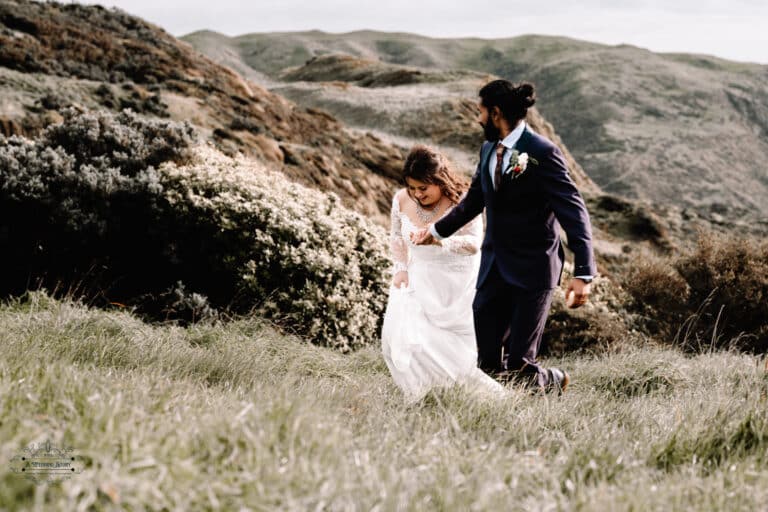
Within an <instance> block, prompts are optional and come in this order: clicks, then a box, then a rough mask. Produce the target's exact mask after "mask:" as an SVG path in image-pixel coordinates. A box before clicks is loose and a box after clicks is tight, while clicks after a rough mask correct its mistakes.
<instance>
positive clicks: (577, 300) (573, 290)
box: [565, 277, 591, 309]
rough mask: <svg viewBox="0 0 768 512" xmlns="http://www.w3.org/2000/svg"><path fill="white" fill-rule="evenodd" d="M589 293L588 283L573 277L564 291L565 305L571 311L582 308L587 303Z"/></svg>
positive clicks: (589, 286)
mask: <svg viewBox="0 0 768 512" xmlns="http://www.w3.org/2000/svg"><path fill="white" fill-rule="evenodd" d="M590 291H591V285H590V284H589V283H585V282H584V281H582V280H581V279H577V278H575V277H574V278H573V279H571V282H570V283H568V289H567V290H566V291H565V304H566V305H567V306H568V307H569V308H571V309H576V308H579V307H581V306H583V305H584V304H586V303H587V299H588V298H589V292H590Z"/></svg>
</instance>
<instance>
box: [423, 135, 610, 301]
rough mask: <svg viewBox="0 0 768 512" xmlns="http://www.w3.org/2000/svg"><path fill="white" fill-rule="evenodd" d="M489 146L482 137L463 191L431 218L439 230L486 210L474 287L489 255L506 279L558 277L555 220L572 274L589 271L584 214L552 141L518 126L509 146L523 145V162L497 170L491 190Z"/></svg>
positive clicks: (538, 281) (538, 284)
mask: <svg viewBox="0 0 768 512" xmlns="http://www.w3.org/2000/svg"><path fill="white" fill-rule="evenodd" d="M494 148H495V143H492V142H485V143H483V147H482V149H481V150H480V163H479V164H478V166H477V171H476V172H475V175H474V176H473V178H472V184H471V185H470V187H469V190H468V191H467V194H466V196H465V197H464V199H463V200H462V201H461V202H460V203H459V204H458V205H456V207H454V209H453V210H452V211H451V212H450V213H448V215H446V216H445V217H444V218H442V219H441V220H440V221H438V222H437V223H435V230H436V231H437V233H438V234H440V236H443V237H447V236H450V235H452V234H453V233H455V232H456V231H457V230H458V229H459V228H461V227H462V226H463V225H465V224H466V223H467V222H469V221H470V220H472V219H473V218H475V217H476V216H477V215H479V214H480V213H482V211H483V209H485V210H486V221H487V223H486V231H485V239H484V240H483V246H482V259H481V263H480V273H479V275H478V278H477V287H478V288H480V286H482V284H483V282H484V281H485V279H486V277H487V276H488V273H489V271H490V270H491V268H492V266H493V265H494V263H495V264H496V267H497V268H498V270H499V273H500V274H501V276H502V278H503V279H504V280H505V281H506V282H507V283H509V284H511V285H513V286H518V287H521V288H524V289H526V290H544V289H549V288H554V287H555V286H557V285H559V284H560V276H561V274H562V271H563V261H564V259H565V258H564V253H563V248H562V247H561V245H560V235H559V226H560V225H562V227H563V229H564V230H565V233H566V235H567V236H568V247H569V248H570V249H571V250H572V251H573V253H574V256H575V264H574V275H576V276H578V275H595V274H596V273H597V269H596V267H595V260H594V254H593V251H592V227H591V224H590V221H589V214H588V213H587V208H586V206H585V205H584V200H583V199H582V197H581V194H579V191H578V190H577V189H576V186H575V185H574V183H573V181H572V180H571V178H570V176H569V175H568V168H567V167H566V164H565V159H564V158H563V154H562V152H561V151H560V149H559V148H558V147H557V146H555V145H554V144H553V143H552V142H551V141H549V140H548V139H546V138H544V137H542V136H540V135H538V134H537V133H535V132H532V131H530V130H529V129H528V128H527V127H526V129H525V131H524V132H523V134H522V135H521V137H520V139H519V140H518V141H517V144H515V149H517V150H518V151H519V152H520V153H528V156H529V158H530V160H529V162H528V167H527V169H526V170H525V172H524V173H522V174H521V175H520V176H518V177H517V178H515V179H513V178H512V173H511V172H510V173H508V174H505V175H503V176H502V180H501V188H500V189H499V190H498V191H494V190H493V183H492V181H491V176H490V174H489V171H488V166H489V163H490V160H491V158H495V151H494ZM533 159H535V160H536V161H537V162H538V164H534V163H533V162H532V161H531V160H533Z"/></svg>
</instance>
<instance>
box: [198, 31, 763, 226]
mask: <svg viewBox="0 0 768 512" xmlns="http://www.w3.org/2000/svg"><path fill="white" fill-rule="evenodd" d="M183 39H185V40H187V41H189V42H190V43H191V44H193V45H194V46H195V47H196V48H198V49H199V50H200V51H202V52H203V53H208V54H211V53H212V52H214V51H215V52H225V53H226V54H227V55H228V62H229V63H230V65H233V66H235V67H237V68H238V69H242V70H245V71H244V72H246V73H251V74H252V75H251V76H252V77H253V78H254V79H258V78H259V77H266V81H265V82H264V83H265V84H267V85H268V86H269V87H271V88H273V89H275V90H280V91H281V92H282V93H283V94H285V95H287V96H289V97H291V98H292V99H294V100H295V101H299V102H303V101H306V102H308V103H313V104H314V103H316V104H322V105H323V106H324V107H326V108H329V110H330V111H331V112H332V113H334V114H335V115H339V116H340V117H342V118H344V116H345V109H347V107H344V108H342V107H340V106H339V105H338V101H337V99H336V96H337V95H336V94H335V91H334V89H333V88H334V86H333V85H329V84H328V83H326V84H325V85H324V86H322V87H321V86H320V85H318V80H321V79H328V78H329V77H328V75H327V74H323V73H319V74H317V75H314V76H312V75H311V74H310V73H308V72H307V69H305V70H304V71H297V68H299V69H300V68H307V67H312V65H311V63H310V61H311V60H312V59H316V60H317V59H318V58H326V59H327V58H329V56H336V58H338V56H348V57H353V58H356V59H361V60H365V61H368V62H372V63H377V65H378V66H379V68H380V69H379V72H381V68H382V67H386V66H399V67H401V68H402V67H404V68H406V69H409V70H410V77H411V79H413V77H414V76H415V77H417V78H418V79H419V80H420V82H421V83H422V84H423V86H422V88H421V89H422V92H424V95H425V96H429V95H430V94H431V95H432V96H434V100H437V99H445V98H449V97H451V93H453V94H459V95H465V96H466V95H468V94H469V93H470V92H471V88H467V87H464V85H463V84H466V83H467V81H468V80H469V77H476V78H477V80H476V82H477V81H478V80H480V79H481V76H483V75H485V76H490V75H497V76H501V77H505V78H509V79H512V80H523V79H525V80H530V81H533V82H534V83H535V84H536V85H537V87H538V89H539V96H540V101H539V103H538V104H537V106H538V107H539V111H540V113H541V114H542V115H543V116H544V117H545V118H546V119H547V120H548V121H550V122H551V123H552V124H553V125H554V126H556V127H557V133H558V134H559V136H560V137H561V139H562V141H563V143H564V144H565V146H567V147H568V148H569V149H570V151H571V153H572V155H573V157H574V158H575V160H576V161H577V162H579V163H580V164H581V166H582V167H583V168H584V170H585V171H586V173H587V174H588V175H589V177H590V178H591V179H592V180H594V182H596V184H597V185H598V186H599V187H600V188H602V189H603V190H604V191H605V192H607V193H611V194H616V195H620V196H622V197H625V198H630V199H639V200H642V201H646V202H648V203H650V204H651V205H652V206H653V207H655V208H660V209H667V208H671V209H673V210H679V213H680V214H679V215H677V216H678V217H679V218H678V219H677V220H676V222H686V221H690V220H692V219H697V218H701V219H704V220H706V221H708V222H710V223H713V224H720V225H723V226H727V227H730V226H732V225H735V226H741V227H752V228H756V229H758V230H762V231H763V232H764V231H765V229H768V222H767V220H766V219H767V218H768V166H766V164H765V155H766V154H768V85H767V84H768V82H767V81H766V78H768V66H763V65H757V64H742V63H734V62H729V61H726V60H722V59H717V58H714V57H708V56H701V55H683V54H658V53H653V52H650V51H647V50H643V49H640V48H636V47H632V46H627V45H620V46H606V45H600V44H594V43H588V42H583V41H577V40H573V39H566V38H559V37H548V36H521V37H515V38H509V39H497V40H484V39H432V38H427V37H422V36H417V35H413V34H397V33H381V32H372V31H359V32H351V33H347V34H327V33H323V32H318V31H312V32H302V33H271V34H248V35H243V36H240V37H234V38H230V37H226V36H223V35H220V34H216V33H213V32H197V33H193V34H190V35H188V36H185V37H184V38H183ZM315 67H316V66H315ZM369 67H370V66H369ZM473 73H474V74H473ZM478 73H480V74H481V75H478ZM419 74H421V76H419ZM440 74H442V75H443V78H444V79H445V80H444V87H443V88H442V90H438V91H435V90H432V91H426V87H427V86H429V87H434V81H435V80H434V77H435V76H438V75H440ZM401 78H403V77H401ZM286 84H287V85H286ZM307 84H314V85H307ZM361 85H362V88H368V89H373V88H375V85H376V84H375V82H374V83H373V86H372V85H371V84H367V85H366V84H361ZM380 85H381V84H379V89H381V87H380ZM388 89H389V90H388V91H387V95H384V94H383V93H381V95H382V96H384V97H385V100H386V101H387V104H388V105H393V104H394V105H396V104H397V102H396V101H393V99H392V98H401V97H408V96H412V95H413V89H414V85H413V83H411V84H407V83H406V84H403V83H398V84H390V87H389V88H388ZM449 91H450V92H449ZM352 94H358V91H357V90H356V89H355V90H353V92H352V93H349V92H345V93H344V94H343V95H342V96H343V97H344V98H345V100H346V101H347V103H349V102H351V101H352V100H349V99H348V96H350V95H352ZM469 97H470V98H471V99H474V98H473V95H471V94H469ZM369 103H370V102H369ZM334 105H336V108H334ZM347 110H348V109H347ZM346 115H347V116H348V121H350V122H353V123H355V124H358V125H361V126H371V125H382V123H381V122H380V119H379V118H378V117H376V116H371V117H365V116H361V115H359V114H356V115H354V116H352V115H351V114H346ZM350 116H351V117H350ZM398 122H400V120H399V119H395V120H394V122H393V123H390V124H389V125H387V123H383V125H384V127H385V128H386V129H387V130H389V131H393V130H394V129H395V128H396V127H397V123H398ZM399 126H404V127H405V128H404V129H402V130H401V131H403V132H404V133H406V134H408V133H410V132H409V125H408V123H402V122H400V125H399ZM451 142H452V143H454V144H458V145H459V146H462V145H463V144H462V142H461V141H458V142H456V141H451Z"/></svg>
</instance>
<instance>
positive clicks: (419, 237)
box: [411, 228, 440, 245]
mask: <svg viewBox="0 0 768 512" xmlns="http://www.w3.org/2000/svg"><path fill="white" fill-rule="evenodd" d="M411 242H413V243H414V244H416V245H431V244H434V245H440V241H439V240H435V237H433V236H432V233H430V232H429V228H422V229H420V230H418V231H414V232H413V233H411Z"/></svg>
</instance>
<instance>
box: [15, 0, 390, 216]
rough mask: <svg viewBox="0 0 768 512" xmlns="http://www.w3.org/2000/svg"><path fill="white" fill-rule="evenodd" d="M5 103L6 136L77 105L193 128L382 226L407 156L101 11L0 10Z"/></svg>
mask: <svg viewBox="0 0 768 512" xmlns="http://www.w3.org/2000/svg"><path fill="white" fill-rule="evenodd" d="M0 97H2V101H1V102H0V128H2V133H4V134H5V135H12V134H25V135H32V134H34V133H36V132H38V131H39V130H40V129H41V128H42V127H43V126H45V125H47V124H50V123H51V122H57V121H60V120H61V117H60V116H59V115H58V114H57V110H58V109H59V108H61V107H63V106H68V105H73V104H74V105H77V106H79V107H82V108H107V109H112V110H121V109H122V108H131V109H133V110H134V111H136V112H139V113H141V114H145V115H148V116H160V117H168V118H170V119H174V120H186V121H190V122H191V123H193V124H194V125H196V126H197V127H199V128H200V129H201V130H202V132H203V133H204V134H205V135H206V136H207V137H208V138H210V139H211V140H212V141H214V142H215V143H216V144H217V146H219V147H220V148H221V149H222V150H224V151H226V152H228V153H230V154H232V153H235V152H238V151H242V152H244V153H245V154H246V155H248V156H251V157H254V158H257V159H259V160H261V161H263V162H265V163H267V164H269V165H271V166H276V167H278V168H280V169H281V170H282V172H284V173H285V174H286V175H288V176H289V177H291V178H292V179H295V180H297V181H299V182H300V183H303V184H306V185H309V186H313V187H318V188H323V189H325V190H333V191H336V192H337V193H338V194H339V195H340V196H341V197H342V199H343V200H344V202H345V204H347V205H349V206H352V207H354V208H355V209H356V210H358V211H360V212H362V213H365V214H368V215H371V216H374V217H379V218H380V220H381V221H382V222H383V221H384V219H385V218H386V213H387V212H388V210H389V207H390V200H389V197H391V192H392V190H393V189H394V188H395V187H396V178H397V176H398V173H399V168H400V165H401V162H402V159H403V156H404V154H403V150H402V149H401V148H399V147H397V146H395V145H392V144H389V143H386V142H384V141H382V140H380V139H379V138H377V137H375V136H373V135H371V134H368V133H364V132H362V133H361V132H352V131H350V130H348V129H347V128H346V127H345V126H344V125H343V124H342V123H340V122H339V121H337V120H336V119H335V118H333V117H331V116H329V115H328V114H327V113H323V112H318V111H314V110H311V109H306V108H301V107H299V106H297V105H296V104H294V103H292V102H291V101H288V100H286V99H285V98H283V97H281V96H279V95H276V94H273V93H271V92H269V91H268V90H266V89H264V88H263V87H260V86H258V85H257V84H255V83H253V82H250V81H247V80H245V79H243V77H241V76H240V75H239V74H237V73H235V72H234V71H232V70H231V69H229V68H227V67H224V66H221V65H219V64H216V63H214V62H213V61H211V60H210V59H208V58H206V57H204V56H202V55H200V54H199V53H197V52H196V51H195V50H194V49H192V48H191V47H189V45H187V44H185V43H183V42H181V41H179V40H178V39H176V38H174V37H172V36H170V35H169V34H167V33H166V32H165V31H163V30H162V29H160V28H159V27H156V26H154V25H151V24H149V23H147V22H145V21H143V20H141V19H139V18H136V17H133V16H130V15H129V14H127V13H124V12H122V11H115V10H112V11H108V10H106V9H103V8H101V7H98V6H88V7H87V6H82V5H78V4H58V3H55V2H50V3H36V2H29V1H24V0H11V1H4V2H2V3H0Z"/></svg>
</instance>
